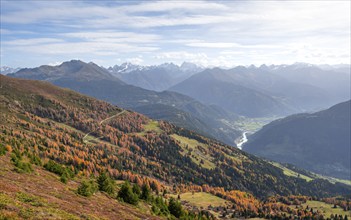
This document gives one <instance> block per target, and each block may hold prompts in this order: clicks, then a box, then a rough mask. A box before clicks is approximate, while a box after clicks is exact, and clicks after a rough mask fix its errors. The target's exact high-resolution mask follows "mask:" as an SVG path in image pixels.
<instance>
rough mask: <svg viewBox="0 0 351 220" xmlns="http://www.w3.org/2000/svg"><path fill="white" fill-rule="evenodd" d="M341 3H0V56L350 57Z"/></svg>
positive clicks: (222, 61)
mask: <svg viewBox="0 0 351 220" xmlns="http://www.w3.org/2000/svg"><path fill="white" fill-rule="evenodd" d="M349 8H350V2H349V1H338V2H332V1H269V2H265V1H218V2H215V1H153V2H151V1H141V2H137V1H131V2H111V1H99V2H95V1H23V2H21V4H18V2H12V1H2V11H1V12H2V13H1V26H2V29H1V42H0V43H1V52H2V54H1V55H2V60H3V61H4V62H9V61H10V60H11V59H12V58H11V57H15V56H16V57H19V56H23V57H25V58H26V59H35V58H37V57H45V56H51V57H52V59H51V60H64V58H65V57H66V58H67V59H71V57H78V58H79V57H85V58H86V57H87V58H88V59H89V60H103V61H104V63H110V65H113V64H115V63H113V62H116V60H127V59H133V58H135V57H136V58H138V57H139V55H143V58H140V59H142V60H143V63H146V64H149V63H154V62H162V61H165V60H168V61H171V59H175V60H177V62H182V61H184V60H186V61H194V62H198V63H201V64H203V65H205V64H206V65H214V64H218V65H231V63H238V62H239V64H240V62H242V63H241V64H247V63H248V62H251V63H256V64H257V63H258V62H275V63H288V62H289V63H293V62H296V61H304V62H328V63H340V62H350V61H349V60H350V51H349V48H350V11H349ZM4 54H5V55H4ZM32 55H35V56H32ZM55 56H59V59H55ZM18 60H23V58H22V59H21V58H18ZM39 61H40V59H39ZM39 61H36V62H39ZM135 61H136V62H139V61H141V60H137V59H136V60H135ZM28 62H29V61H28ZM32 63H35V62H34V60H32ZM16 65H17V64H16ZM20 66H22V65H20Z"/></svg>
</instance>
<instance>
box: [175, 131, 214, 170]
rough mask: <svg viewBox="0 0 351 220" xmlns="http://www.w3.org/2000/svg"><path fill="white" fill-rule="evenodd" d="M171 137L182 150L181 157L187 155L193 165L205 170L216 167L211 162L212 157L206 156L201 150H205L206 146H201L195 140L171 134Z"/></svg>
mask: <svg viewBox="0 0 351 220" xmlns="http://www.w3.org/2000/svg"><path fill="white" fill-rule="evenodd" d="M171 137H172V138H174V139H175V140H177V141H179V143H180V147H181V148H182V150H183V152H181V154H182V155H189V156H190V158H191V160H192V161H193V162H194V163H196V164H197V165H199V166H202V167H204V168H206V169H213V168H215V167H216V166H215V164H214V163H213V162H212V161H213V157H211V156H210V155H209V154H206V153H205V152H204V150H201V149H205V150H207V149H208V145H206V144H202V143H200V142H198V141H197V140H195V139H190V138H187V137H183V136H179V135H176V134H172V135H171ZM201 161H203V163H201Z"/></svg>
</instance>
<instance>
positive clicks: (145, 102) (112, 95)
mask: <svg viewBox="0 0 351 220" xmlns="http://www.w3.org/2000/svg"><path fill="white" fill-rule="evenodd" d="M11 76H12V77H17V78H25V79H37V80H45V81H50V82H52V83H53V84H55V85H58V86H61V87H65V88H70V89H72V90H75V91H77V92H80V93H83V94H86V95H89V96H92V97H95V98H98V99H101V100H104V101H107V102H110V103H112V104H115V105H118V106H121V107H123V108H127V109H132V110H135V111H138V112H140V113H142V114H147V115H148V116H149V117H151V118H154V119H162V120H167V121H169V122H171V123H174V124H177V125H178V126H181V127H184V128H187V129H190V130H194V131H196V132H200V133H201V134H203V135H206V136H209V137H213V138H216V139H218V140H220V141H222V142H224V143H226V144H234V140H235V139H236V138H237V137H238V136H240V132H239V131H238V130H236V129H234V128H233V127H232V126H228V125H227V124H225V123H223V122H222V121H223V120H225V121H228V122H230V123H232V124H233V122H234V121H235V120H236V118H237V116H236V115H235V114H233V113H230V114H229V113H226V112H225V111H224V110H219V108H218V107H217V108H213V107H211V106H207V105H204V104H202V103H200V102H198V101H196V100H194V99H193V98H190V97H188V96H185V95H182V94H179V93H175V92H168V91H166V92H155V91H151V90H146V89H142V88H139V87H136V86H132V85H128V84H126V83H124V82H122V81H121V80H119V79H118V78H116V77H114V76H112V75H111V74H110V73H109V72H108V71H107V70H105V69H103V68H100V67H98V66H97V65H95V64H93V63H84V62H82V61H76V60H72V61H69V62H64V63H62V64H61V65H59V66H40V67H37V68H32V69H22V70H20V71H18V72H17V73H14V74H11ZM163 106H166V108H164V107H163ZM155 108H156V109H155ZM150 109H153V111H150ZM179 114H180V115H186V117H187V118H189V119H190V121H194V122H195V121H196V122H198V123H188V122H186V121H185V120H183V118H181V117H179ZM160 116H162V117H160ZM200 124H201V126H199V125H200ZM202 125H205V126H202ZM217 134H218V135H217Z"/></svg>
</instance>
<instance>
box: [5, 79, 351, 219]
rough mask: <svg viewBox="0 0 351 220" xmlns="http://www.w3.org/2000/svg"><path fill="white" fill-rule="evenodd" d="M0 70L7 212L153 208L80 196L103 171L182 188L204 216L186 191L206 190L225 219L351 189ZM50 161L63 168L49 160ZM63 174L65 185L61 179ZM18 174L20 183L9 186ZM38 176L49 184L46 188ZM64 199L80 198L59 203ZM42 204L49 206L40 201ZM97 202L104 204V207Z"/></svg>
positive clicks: (157, 188)
mask: <svg viewBox="0 0 351 220" xmlns="http://www.w3.org/2000/svg"><path fill="white" fill-rule="evenodd" d="M0 77H1V78H0V82H1V90H0V104H1V105H0V107H1V108H0V111H1V113H2V114H1V115H0V120H1V121H2V122H3V123H2V124H1V125H0V131H1V132H0V140H1V144H0V155H2V154H5V156H1V157H2V158H1V161H2V162H1V163H2V164H1V165H2V166H1V167H2V171H1V173H0V175H3V176H6V178H1V180H0V184H1V185H4V186H5V187H1V189H2V193H1V194H0V195H1V196H2V200H1V201H3V202H2V206H1V207H2V208H1V210H0V214H2V215H3V214H4V213H5V214H6V213H7V214H9V215H10V216H11V215H12V214H13V215H30V216H32V215H33V214H35V213H38V212H40V213H43V214H42V215H44V217H43V218H45V216H46V215H48V214H50V213H51V214H50V215H54V216H61V215H63V216H65V215H66V213H71V211H70V210H71V209H72V206H71V205H73V207H74V206H75V205H76V204H78V203H81V204H82V203H83V204H89V205H88V206H86V207H82V208H80V206H79V205H78V206H79V207H78V208H76V210H75V211H72V212H73V214H72V215H78V213H80V212H84V213H87V215H89V216H90V215H91V216H96V215H98V216H99V215H101V216H106V218H110V217H109V215H110V212H109V210H112V211H113V210H114V208H113V207H120V209H121V210H119V212H120V214H121V216H124V213H126V212H127V213H128V214H127V216H128V217H126V218H127V219H128V218H129V217H130V216H131V215H135V216H140V215H144V214H143V213H145V212H151V211H150V207H149V208H147V207H148V205H146V207H145V205H142V204H143V203H141V205H142V206H141V207H139V206H138V207H139V208H141V210H139V209H135V208H134V207H130V206H126V204H125V203H118V202H116V201H115V200H110V199H109V197H108V196H107V195H105V194H101V192H97V193H95V195H92V197H91V198H82V197H80V196H78V195H77V194H76V192H77V188H76V187H78V185H79V184H78V183H81V184H83V183H82V179H86V178H88V177H90V178H96V177H97V176H98V175H101V173H103V172H104V171H107V173H108V174H109V175H110V176H111V177H112V178H113V179H117V180H129V181H131V182H132V183H133V184H137V185H142V184H146V183H147V184H148V185H150V187H151V189H152V192H153V195H155V196H156V195H157V194H162V195H164V196H165V198H167V196H168V193H171V195H174V194H177V193H182V194H181V196H184V198H183V199H187V201H189V203H184V207H186V209H187V210H189V213H195V214H196V213H199V208H198V207H196V206H197V203H196V201H195V200H191V199H190V198H189V197H186V196H185V195H187V194H186V193H187V192H199V193H200V192H206V194H199V196H201V197H204V196H205V198H211V199H214V201H218V204H217V203H213V205H215V206H216V205H218V206H221V207H217V208H216V207H213V206H212V207H210V206H209V207H207V208H206V207H202V208H201V209H200V210H203V209H204V208H206V210H207V211H206V213H208V214H209V215H214V216H219V214H218V213H221V216H222V215H223V214H224V213H223V210H224V207H226V209H228V211H229V210H230V213H231V215H232V216H253V217H255V216H266V215H267V216H268V215H270V216H271V215H273V214H274V216H275V215H277V216H278V215H279V216H280V215H282V213H281V212H282V211H281V210H288V209H287V205H288V204H289V203H286V204H285V205H283V204H279V205H272V204H271V203H270V202H269V201H271V200H267V199H268V198H271V197H270V196H272V195H277V194H278V195H282V196H288V195H291V194H303V195H307V196H316V197H326V196H334V195H347V194H349V193H350V192H351V189H350V188H349V187H348V186H346V185H343V184H340V183H337V184H332V183H330V182H328V181H326V180H321V179H310V180H309V181H306V180H304V179H303V178H300V177H292V176H289V175H286V174H284V172H283V170H282V169H281V168H279V167H276V166H274V165H271V164H270V163H268V162H266V161H264V160H261V159H259V158H257V157H254V156H252V155H250V154H247V153H244V152H242V151H240V150H238V149H236V148H233V147H230V146H226V145H223V144H221V143H219V142H217V141H213V140H211V139H208V138H205V137H203V136H200V135H198V134H196V133H193V132H191V131H188V130H185V129H181V128H178V127H176V126H173V125H171V124H168V123H166V122H162V121H153V120H151V119H149V118H147V117H145V116H143V115H140V114H138V113H134V112H130V111H126V110H123V109H121V108H118V107H115V106H112V105H110V104H108V103H106V102H103V101H99V100H96V99H93V98H90V97H87V96H83V95H80V94H78V93H76V92H73V91H71V90H68V89H62V88H59V87H56V86H53V85H51V84H50V83H47V82H42V81H32V80H24V79H14V78H10V77H6V76H0ZM10 154H11V161H12V162H11V165H9V163H10V162H9V161H10V158H9V157H10ZM50 161H51V162H50ZM53 161H55V162H53ZM50 163H51V164H55V163H56V164H59V165H55V166H54V165H47V164H50ZM30 164H32V165H30ZM43 164H44V168H45V169H48V170H51V172H55V173H57V174H59V173H61V172H62V171H60V170H62V169H64V170H66V171H65V172H63V173H62V174H60V175H61V177H60V178H59V176H53V175H52V174H48V173H47V172H46V171H44V170H43V168H42V165H43ZM11 167H12V168H11ZM49 167H52V168H49ZM55 167H63V168H60V169H58V168H55ZM53 168H55V169H53ZM36 173H39V174H40V175H37V174H36ZM67 178H68V180H67ZM58 179H60V180H61V181H63V182H67V185H62V184H61V183H58V182H57V181H58ZM24 180H29V182H28V181H24ZM16 181H19V182H20V183H16V184H11V183H13V182H16ZM39 183H40V187H42V188H43V189H41V191H40V192H39V191H38V184H39ZM51 187H54V188H55V190H51V189H52V188H51ZM55 192H56V193H57V194H55V195H56V196H57V197H58V198H55V195H52V194H51V193H55ZM78 192H79V191H78ZM184 193H185V194H184ZM61 194H64V195H61ZM210 194H211V195H210ZM28 195H29V198H28ZM23 196H24V197H25V198H24V199H22V197H23ZM213 196H216V197H220V198H222V200H221V199H220V198H216V199H215V198H214V197H213ZM168 197H169V196H168ZM294 198H295V197H292V198H290V199H292V200H294ZM21 199H22V200H21ZM65 199H68V200H72V201H71V202H70V203H67V202H65V204H63V205H62V206H61V205H60V204H61V203H62V201H63V200H65ZM223 199H224V200H226V202H224V201H223ZM260 199H262V200H264V201H266V200H267V201H268V202H267V201H266V202H261V201H260ZM298 199H303V200H306V198H305V197H301V198H300V197H298ZM16 201H17V202H16ZM145 201H146V200H145ZM148 201H149V202H152V201H154V200H148ZM37 202H39V203H40V204H41V205H39V206H38V207H32V206H36V205H37V204H38V203H37ZM194 202H195V203H194ZM25 203H29V204H25ZM96 203H99V204H96ZM105 203H108V204H106V205H105ZM70 204H71V205H70ZM95 204H96V207H95ZM293 204H295V203H293ZM224 205H226V206H224ZM150 206H151V205H150ZM223 206H224V207H223ZM4 207H5V209H4ZM16 207H17V208H16ZM98 207H101V208H100V209H99V210H97V209H98ZM108 207H111V209H110V208H108ZM143 207H144V208H143ZM234 207H235V208H234ZM264 207H266V208H264ZM85 209H89V211H87V212H85ZM20 210H23V211H20ZM147 210H149V211H147ZM152 210H153V211H152V212H153V213H154V214H156V213H159V211H157V209H152ZM295 212H296V213H297V212H298V210H295V211H294V209H291V210H290V211H286V214H288V215H292V214H293V213H295ZM21 213H22V214H21ZM89 213H91V214H89ZM185 213H188V211H187V212H185ZM216 213H217V214H216ZM228 213H229V212H228ZM7 214H6V215H7ZM305 214H306V215H307V214H308V215H310V214H311V215H312V213H310V212H305ZM189 215H190V214H189ZM78 217H79V218H83V217H82V216H78ZM63 218H65V217H63ZM123 218H124V217H123Z"/></svg>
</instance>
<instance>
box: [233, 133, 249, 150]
mask: <svg viewBox="0 0 351 220" xmlns="http://www.w3.org/2000/svg"><path fill="white" fill-rule="evenodd" d="M247 133H248V132H247V131H245V132H244V133H243V135H242V137H241V138H240V140H239V142H238V143H237V144H236V146H237V147H238V148H239V149H240V150H242V145H243V144H244V143H246V142H247V137H246V134H247Z"/></svg>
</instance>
